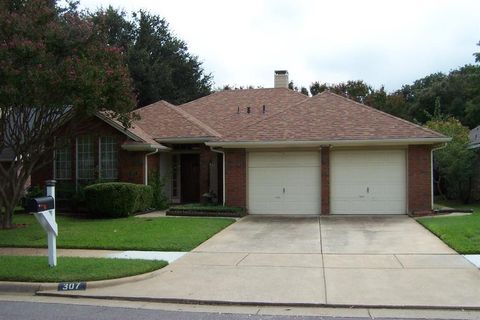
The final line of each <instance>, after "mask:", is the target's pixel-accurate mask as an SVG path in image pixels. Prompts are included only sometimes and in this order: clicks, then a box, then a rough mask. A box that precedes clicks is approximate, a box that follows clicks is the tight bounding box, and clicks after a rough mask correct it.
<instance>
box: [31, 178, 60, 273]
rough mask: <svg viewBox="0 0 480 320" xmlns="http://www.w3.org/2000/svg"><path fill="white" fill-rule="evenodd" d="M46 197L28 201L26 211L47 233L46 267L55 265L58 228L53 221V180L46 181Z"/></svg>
mask: <svg viewBox="0 0 480 320" xmlns="http://www.w3.org/2000/svg"><path fill="white" fill-rule="evenodd" d="M45 185H46V187H47V196H46V197H40V198H33V199H30V200H29V201H28V204H27V208H28V211H30V212H32V213H33V214H34V215H35V218H36V219H37V221H38V223H40V225H41V226H42V228H43V229H44V230H45V231H46V232H47V237H48V265H49V266H50V267H55V266H56V265H57V235H58V226H57V223H56V221H55V180H47V181H46V182H45Z"/></svg>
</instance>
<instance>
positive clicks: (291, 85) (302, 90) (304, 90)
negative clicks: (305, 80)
mask: <svg viewBox="0 0 480 320" xmlns="http://www.w3.org/2000/svg"><path fill="white" fill-rule="evenodd" d="M288 89H290V90H293V91H297V92H300V93H301V94H304V95H306V96H307V97H308V95H309V94H308V89H307V88H305V87H300V88H298V87H297V86H296V85H295V83H294V82H293V81H290V82H289V83H288Z"/></svg>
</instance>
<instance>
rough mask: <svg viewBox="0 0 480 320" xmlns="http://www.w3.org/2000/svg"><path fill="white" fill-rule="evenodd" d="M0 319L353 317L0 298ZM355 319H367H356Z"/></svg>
mask: <svg viewBox="0 0 480 320" xmlns="http://www.w3.org/2000/svg"><path fill="white" fill-rule="evenodd" d="M0 319H2V320H3V319H5V320H7V319H8V320H17V319H18V320H37V319H55V320H62V319H69V320H84V319H98V320H119V319H129V320H133V319H135V320H150V319H158V320H163V319H165V320H166V319H168V320H187V319H188V320H200V319H214V320H215V319H219V320H220V319H222V320H223V319H225V320H243V319H248V320H261V319H279V320H280V319H281V320H287V319H296V320H301V319H312V320H313V319H336V320H342V319H353V318H337V317H306V316H270V315H249V314H229V313H225V314H221V313H204V312H185V311H164V310H144V309H132V308H118V307H103V306H85V305H69V304H54V303H38V302H18V301H15V302H11V301H0ZM355 319H358V320H361V319H362V320H363V319H370V318H355Z"/></svg>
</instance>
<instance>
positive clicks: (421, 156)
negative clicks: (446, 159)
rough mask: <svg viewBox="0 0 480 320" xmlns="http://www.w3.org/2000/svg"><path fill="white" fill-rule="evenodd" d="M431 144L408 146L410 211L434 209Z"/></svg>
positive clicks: (418, 212)
mask: <svg viewBox="0 0 480 320" xmlns="http://www.w3.org/2000/svg"><path fill="white" fill-rule="evenodd" d="M430 150H431V146H429V145H411V146H408V212H409V213H417V214H422V211H423V212H425V211H430V210H432V180H431V173H432V168H431V153H430Z"/></svg>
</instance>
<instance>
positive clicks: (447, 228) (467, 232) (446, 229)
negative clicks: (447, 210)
mask: <svg viewBox="0 0 480 320" xmlns="http://www.w3.org/2000/svg"><path fill="white" fill-rule="evenodd" d="M445 204H446V205H447V206H448V207H452V206H453V204H452V203H450V202H447V203H445ZM455 207H456V208H468V209H471V208H473V210H474V213H473V214H472V215H468V216H458V217H435V218H421V219H418V221H419V222H420V223H421V224H422V225H423V226H424V227H426V228H427V229H429V230H430V231H432V232H433V233H434V234H436V235H437V236H438V237H439V238H440V239H442V240H443V241H445V243H446V244H448V245H449V246H450V247H451V248H453V249H454V250H455V251H457V252H458V253H461V254H480V203H476V204H470V205H460V206H456V205H455Z"/></svg>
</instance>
